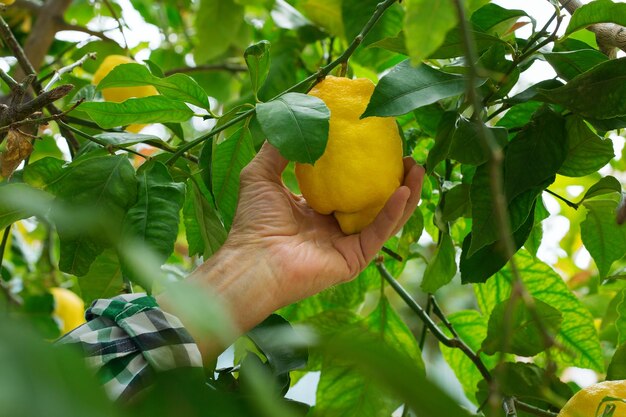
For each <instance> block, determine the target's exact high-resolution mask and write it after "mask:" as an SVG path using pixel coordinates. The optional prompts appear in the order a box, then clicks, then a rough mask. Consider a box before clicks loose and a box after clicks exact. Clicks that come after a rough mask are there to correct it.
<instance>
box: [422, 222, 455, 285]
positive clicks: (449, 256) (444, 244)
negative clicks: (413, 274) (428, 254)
mask: <svg viewBox="0 0 626 417" xmlns="http://www.w3.org/2000/svg"><path fill="white" fill-rule="evenodd" d="M455 255H456V252H455V250H454V243H453V242H452V238H451V237H450V235H449V234H448V233H442V234H441V240H440V242H439V245H438V246H437V250H435V253H434V255H433V257H432V258H431V260H430V262H429V263H428V266H426V271H425V272H424V278H423V280H422V284H421V288H422V290H423V291H424V292H428V293H434V292H435V291H437V290H438V289H439V288H441V287H443V286H444V285H446V284H448V283H449V282H450V281H452V278H454V276H455V275H456V260H455Z"/></svg>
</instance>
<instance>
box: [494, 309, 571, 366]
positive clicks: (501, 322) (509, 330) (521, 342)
mask: <svg viewBox="0 0 626 417" xmlns="http://www.w3.org/2000/svg"><path fill="white" fill-rule="evenodd" d="M531 299H532V307H531V306H528V305H526V303H525V301H524V300H522V299H521V298H520V297H515V298H514V301H513V302H512V300H511V299H510V298H509V299H506V300H504V301H502V302H500V303H498V304H496V306H495V307H494V308H493V310H492V311H491V315H490V316H489V330H488V332H487V338H486V339H485V340H484V341H483V344H482V350H483V351H484V352H485V353H486V354H488V355H494V354H496V353H497V352H503V353H512V354H514V355H518V356H535V355H537V354H539V353H540V352H543V351H544V350H546V349H547V348H549V347H550V346H546V340H545V338H544V336H543V332H544V331H545V332H546V333H547V334H548V335H549V336H548V337H554V336H555V335H556V333H557V332H558V330H559V328H560V327H561V323H562V322H563V315H562V314H561V312H560V311H559V310H557V309H556V308H554V307H552V306H550V305H549V304H546V303H544V302H543V301H541V300H539V299H536V298H531ZM511 304H513V305H511ZM531 308H532V309H533V310H534V312H533V311H531Z"/></svg>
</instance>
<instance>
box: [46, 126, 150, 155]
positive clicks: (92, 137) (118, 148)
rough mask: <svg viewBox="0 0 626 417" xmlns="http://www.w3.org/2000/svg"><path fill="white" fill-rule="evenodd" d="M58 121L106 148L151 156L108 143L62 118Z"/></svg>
mask: <svg viewBox="0 0 626 417" xmlns="http://www.w3.org/2000/svg"><path fill="white" fill-rule="evenodd" d="M57 123H58V124H60V125H61V126H63V127H64V128H66V129H69V130H70V131H72V132H74V133H76V134H77V135H79V136H82V137H83V138H85V139H87V140H88V141H90V142H94V143H96V144H98V145H100V146H102V147H103V148H105V149H115V150H118V151H125V152H128V153H132V154H133V155H137V156H140V157H142V158H144V159H150V157H148V156H145V155H143V154H142V153H140V152H137V151H135V150H133V149H128V148H124V147H122V146H118V145H112V144H110V143H106V142H105V141H103V140H100V139H98V138H96V137H94V136H91V135H88V134H87V133H85V132H83V131H82V130H79V129H76V128H75V127H73V126H70V125H68V124H66V123H65V122H62V121H61V120H57Z"/></svg>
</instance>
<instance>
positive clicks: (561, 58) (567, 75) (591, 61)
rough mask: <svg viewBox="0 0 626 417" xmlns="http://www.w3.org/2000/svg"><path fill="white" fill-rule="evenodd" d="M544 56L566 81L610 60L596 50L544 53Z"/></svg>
mask: <svg viewBox="0 0 626 417" xmlns="http://www.w3.org/2000/svg"><path fill="white" fill-rule="evenodd" d="M543 56H544V57H545V58H546V61H548V63H549V64H550V65H552V68H554V70H555V71H556V73H557V74H558V75H559V77H561V78H563V79H564V80H566V81H569V80H571V79H572V78H575V77H577V76H579V75H580V74H582V73H584V72H587V71H589V70H590V69H591V68H593V67H595V66H596V65H598V64H601V63H603V62H605V61H607V60H608V58H607V57H606V55H604V54H603V53H602V52H600V51H596V50H595V49H581V50H578V51H565V52H544V53H543Z"/></svg>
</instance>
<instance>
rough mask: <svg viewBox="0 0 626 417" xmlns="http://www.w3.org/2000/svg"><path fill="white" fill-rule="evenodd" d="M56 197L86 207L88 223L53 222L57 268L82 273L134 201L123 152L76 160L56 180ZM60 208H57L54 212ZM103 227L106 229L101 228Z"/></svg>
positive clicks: (132, 182) (134, 191) (129, 168)
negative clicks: (57, 242) (58, 251)
mask: <svg viewBox="0 0 626 417" xmlns="http://www.w3.org/2000/svg"><path fill="white" fill-rule="evenodd" d="M58 187H59V188H58V191H57V196H58V199H59V200H60V201H61V202H62V203H63V204H64V205H66V206H65V207H67V206H69V207H72V209H73V210H74V209H75V208H78V207H80V208H83V209H86V210H88V211H87V212H86V215H88V216H91V217H92V218H91V219H89V220H90V221H91V224H90V225H89V226H87V227H86V228H85V226H84V225H81V224H80V222H77V223H76V224H68V223H61V224H59V223H57V228H58V232H59V238H60V240H61V257H60V260H59V269H61V270H62V271H63V272H67V273H69V274H74V275H77V276H82V275H85V274H86V273H87V271H89V267H90V265H91V264H92V262H93V261H94V260H95V259H96V257H97V256H98V255H99V254H100V253H102V251H103V249H104V248H105V247H106V246H107V245H108V244H109V242H108V241H109V239H111V238H113V237H115V236H116V233H117V232H118V231H119V229H120V227H121V223H122V220H123V218H124V216H125V214H126V211H127V210H128V208H129V207H130V206H132V205H133V204H135V202H136V201H137V180H136V179H135V170H134V169H133V167H132V166H131V164H130V162H129V160H128V158H127V157H126V156H99V157H94V158H89V159H83V160H77V161H75V162H73V163H72V164H70V165H69V166H68V167H67V168H65V172H64V175H63V176H62V178H61V179H60V180H59V183H58ZM59 210H61V209H60V208H58V209H57V215H59V214H61V215H62V213H59ZM105 228H106V229H105Z"/></svg>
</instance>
